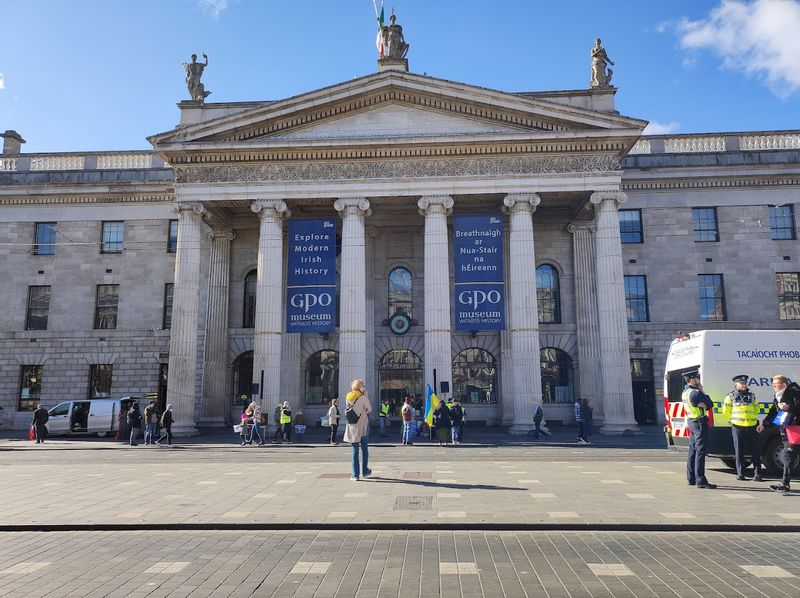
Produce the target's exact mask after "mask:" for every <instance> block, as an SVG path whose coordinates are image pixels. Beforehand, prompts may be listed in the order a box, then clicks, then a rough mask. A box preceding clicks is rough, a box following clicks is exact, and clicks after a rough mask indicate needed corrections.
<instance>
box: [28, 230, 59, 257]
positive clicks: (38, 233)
mask: <svg viewBox="0 0 800 598" xmlns="http://www.w3.org/2000/svg"><path fill="white" fill-rule="evenodd" d="M55 243H56V223H55V222H37V223H36V224H35V225H34V233H33V255H54V254H55V252H56V245H55Z"/></svg>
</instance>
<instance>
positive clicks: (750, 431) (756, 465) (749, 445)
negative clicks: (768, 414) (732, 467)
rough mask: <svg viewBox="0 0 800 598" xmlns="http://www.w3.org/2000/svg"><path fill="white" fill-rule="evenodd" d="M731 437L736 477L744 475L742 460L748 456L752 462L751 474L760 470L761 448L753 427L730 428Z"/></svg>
mask: <svg viewBox="0 0 800 598" xmlns="http://www.w3.org/2000/svg"><path fill="white" fill-rule="evenodd" d="M731 434H732V435H733V452H734V454H735V455H736V475H739V476H743V475H744V470H745V466H744V458H745V456H749V457H750V458H751V459H752V460H753V472H754V473H756V474H757V473H758V472H759V471H760V470H761V448H760V447H759V446H758V432H756V427H755V426H750V427H746V428H745V427H739V426H731Z"/></svg>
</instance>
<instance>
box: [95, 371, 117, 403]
mask: <svg viewBox="0 0 800 598" xmlns="http://www.w3.org/2000/svg"><path fill="white" fill-rule="evenodd" d="M113 369H114V366H113V365H111V364H94V365H91V366H89V398H92V399H103V398H106V397H110V396H111V375H112V372H113Z"/></svg>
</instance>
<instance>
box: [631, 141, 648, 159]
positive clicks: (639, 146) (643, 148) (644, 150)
mask: <svg viewBox="0 0 800 598" xmlns="http://www.w3.org/2000/svg"><path fill="white" fill-rule="evenodd" d="M649 153H650V140H649V139H640V140H639V141H637V142H636V143H634V144H633V147H632V148H631V151H629V152H628V155H637V154H649Z"/></svg>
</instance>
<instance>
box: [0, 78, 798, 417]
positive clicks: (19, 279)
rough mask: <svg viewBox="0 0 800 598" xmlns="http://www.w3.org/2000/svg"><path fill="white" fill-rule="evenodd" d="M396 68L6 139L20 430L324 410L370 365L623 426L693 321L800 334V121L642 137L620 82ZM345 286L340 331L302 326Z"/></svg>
mask: <svg viewBox="0 0 800 598" xmlns="http://www.w3.org/2000/svg"><path fill="white" fill-rule="evenodd" d="M384 67H385V68H381V69H379V71H378V72H377V73H375V74H372V75H369V76H366V77H362V78H358V79H354V80H352V81H347V82H345V83H341V84H338V85H334V86H331V87H327V88H324V89H319V90H314V91H311V92H309V93H305V94H301V95H299V96H295V97H291V98H287V99H284V100H278V101H270V102H243V103H203V102H199V101H198V102H182V103H181V104H179V107H180V124H179V125H178V126H176V128H175V129H173V130H171V131H168V132H165V133H160V134H157V135H153V136H151V137H149V138H148V139H149V140H150V141H151V143H152V145H153V149H154V151H153V152H128V153H102V152H98V153H84V154H36V155H34V154H26V153H23V152H21V143H22V141H23V140H22V138H21V137H20V136H19V135H18V134H17V133H14V132H12V131H9V132H7V133H6V134H5V151H4V155H3V157H2V158H0V255H2V257H3V259H2V261H0V275H1V276H2V278H3V280H4V281H5V283H6V284H4V287H3V291H2V293H3V302H2V307H0V406H2V407H3V409H4V411H3V412H2V413H3V414H4V415H5V419H6V425H9V426H14V427H18V428H24V427H25V426H26V425H27V422H28V421H29V418H30V414H29V413H28V411H29V410H30V409H31V408H32V407H33V405H34V404H35V403H36V402H38V401H40V400H41V401H42V402H43V403H44V404H45V405H48V406H52V405H54V404H56V403H57V402H59V401H62V400H66V399H82V398H86V397H87V396H123V395H129V394H143V393H148V392H152V393H157V394H158V396H159V397H160V398H161V399H162V400H165V401H167V402H170V403H173V404H174V405H175V409H176V415H177V420H178V423H179V425H180V428H181V430H182V431H183V432H192V431H194V430H196V429H197V428H198V427H203V426H216V425H224V424H226V423H228V422H230V420H231V418H235V417H236V414H237V410H239V409H240V403H238V402H237V401H238V398H239V397H240V396H241V395H242V394H253V395H254V396H255V397H256V398H257V399H258V400H260V401H261V403H262V404H263V405H264V407H265V409H266V410H267V411H268V412H269V413H270V414H271V413H272V408H273V407H274V406H275V405H276V404H277V403H278V402H279V401H284V400H288V401H289V402H290V403H291V404H292V406H293V408H294V410H295V412H297V411H303V412H304V414H305V416H306V420H307V421H308V422H309V423H310V422H312V421H313V420H315V419H318V418H319V417H320V416H321V415H322V414H323V412H324V411H325V409H326V408H325V406H324V403H325V401H327V400H328V399H330V398H331V397H333V396H337V395H338V396H342V395H343V394H344V393H345V391H346V388H347V387H348V385H349V381H350V380H351V379H352V378H355V377H361V378H365V379H366V381H367V384H368V386H369V388H371V389H373V392H372V396H373V400H374V401H377V400H378V399H379V398H380V397H385V398H388V399H390V401H392V402H398V401H400V400H401V399H402V397H403V396H405V395H407V394H408V395H412V396H415V397H417V398H421V397H422V396H423V395H424V388H425V385H426V384H431V385H433V384H434V380H435V381H436V385H437V388H438V389H439V390H442V388H443V386H444V389H445V390H444V392H445V393H447V394H449V395H452V396H457V397H458V398H460V399H461V400H462V402H464V403H465V405H466V406H467V412H468V419H469V420H470V421H473V422H482V421H485V422H488V423H501V424H504V425H507V426H509V429H510V431H511V432H512V433H513V432H524V431H526V430H527V429H529V428H530V427H531V426H532V416H533V413H532V405H533V404H534V403H542V404H543V406H544V409H545V414H546V417H547V418H548V419H550V420H560V421H563V422H569V421H570V420H571V418H572V401H573V400H574V399H575V398H577V397H581V396H585V397H587V398H589V400H590V401H591V403H592V404H593V405H594V408H595V416H596V417H597V418H598V419H600V420H602V428H603V429H604V430H605V431H608V432H618V431H621V430H624V429H629V428H633V427H635V426H636V425H637V422H638V423H641V424H644V423H657V422H659V421H663V414H662V413H660V412H661V409H660V403H659V401H658V399H657V397H658V395H659V393H660V392H661V386H662V383H661V373H662V371H663V365H664V359H665V356H666V349H667V346H668V344H669V341H670V340H671V339H672V338H673V337H674V336H675V334H676V333H677V331H678V330H694V329H702V328H708V327H729V328H795V327H796V326H797V323H798V319H799V318H800V292H798V272H800V265H798V251H797V249H798V245H797V240H796V238H797V235H796V224H795V221H794V203H796V202H797V199H798V185H800V134H798V132H796V131H782V132H760V133H747V134H737V133H730V134H708V135H685V136H672V137H641V133H642V130H643V129H644V126H645V125H646V121H644V120H640V119H636V118H631V117H626V116H622V115H620V114H619V113H618V112H617V111H616V109H615V106H614V96H615V93H616V91H617V90H616V89H614V88H610V87H600V88H594V89H589V90H576V91H559V92H531V93H528V92H525V93H508V92H501V91H495V90H491V89H486V88H482V87H477V86H474V85H468V84H463V83H457V82H452V81H446V80H442V79H436V78H433V77H428V76H423V75H419V74H414V73H410V72H407V71H406V70H405V68H404V67H403V66H399V67H398V65H397V64H389V65H384ZM459 217H465V218H466V217H485V218H487V219H489V220H491V221H492V222H494V223H495V225H496V226H498V227H500V228H499V230H501V231H502V234H501V235H500V236H499V240H497V239H495V241H496V242H497V243H498V245H497V246H498V247H499V248H500V251H501V253H502V259H499V261H497V262H496V263H497V264H499V266H498V267H499V268H500V270H501V271H502V272H501V275H500V276H499V279H498V280H497V281H494V284H496V285H499V286H495V287H492V288H497V289H498V291H497V295H494V297H495V299H498V298H499V303H500V304H501V306H502V307H504V313H503V319H504V323H503V325H502V326H501V327H500V328H501V329H497V327H494V328H492V327H487V326H483V325H482V324H480V323H476V324H475V326H474V328H472V329H471V328H470V326H471V325H470V324H469V323H465V321H462V320H461V319H460V318H461V315H460V312H459V310H460V309H463V305H461V304H464V303H467V302H468V301H464V297H472V298H473V299H474V298H475V297H478V296H479V295H469V294H467V295H465V294H464V293H462V292H461V291H460V289H466V288H470V289H474V288H479V287H461V286H459V285H461V284H464V283H462V282H461V281H460V280H461V279H460V278H459V271H460V270H462V269H463V260H462V261H460V258H459V255H460V254H459V255H457V252H456V250H455V248H456V244H455V243H456V240H457V239H456V237H458V236H459V235H461V234H462V232H463V231H461V229H459V228H458V226H460V225H458V224H457V223H458V218H459ZM308 221H314V222H318V223H325V222H327V223H328V224H325V225H324V226H328V227H330V230H332V229H335V234H332V235H330V236H329V237H328V238H327V240H324V239H321V238H320V240H319V243H320V245H319V246H317V245H315V243H317V240H315V239H316V237H313V238H312V235H309V236H308V238H306V237H302V238H301V235H300V233H297V232H296V231H297V230H299V229H296V228H292V227H293V226H294V225H293V224H292V223H293V222H300V223H308ZM330 222H333V224H332V225H331V224H330ZM293 231H295V232H293ZM481 234H482V233H481ZM487 235H488V233H487ZM322 236H325V235H321V236H320V237H322ZM326 242H327V243H329V245H328V246H323V245H324V243H326ZM476 243H477V245H481V242H480V241H476ZM303 244H304V245H303ZM301 245H303V246H302V247H301ZM326 247H327V248H326ZM315 248H316V249H315ZM328 250H330V251H329V255H330V257H331V259H332V260H333V262H332V263H334V264H335V269H336V273H335V283H331V288H330V292H329V297H330V298H331V299H324V300H323V299H320V297H322V296H321V295H314V294H313V293H312V292H310V291H309V292H308V293H305V294H304V295H302V296H305V297H307V302H306V303H305V304H303V303H302V299H298V300H297V301H299V302H300V303H297V304H294V301H295V299H294V298H295V297H301V295H294V294H292V293H294V292H295V289H296V288H301V287H302V285H299V286H297V287H296V286H293V284H294V283H292V275H293V273H294V272H295V271H294V268H296V267H298V266H297V264H300V263H304V264H306V265H308V264H312V266H313V265H314V264H316V263H317V262H316V260H317V258H318V257H319V256H316V254H315V251H317V252H318V253H319V255H320V256H321V255H322V254H323V253H325V251H328ZM303 251H305V253H304V254H303ZM460 251H461V250H459V252H460ZM487 251H488V250H487ZM295 254H297V255H301V254H302V255H306V258H305V259H307V260H309V261H307V262H293V261H292V260H293V259H295V258H293V257H292V256H293V255H295ZM334 254H335V257H334ZM495 257H497V256H495ZM297 259H301V258H297ZM319 259H320V260H321V259H322V258H321V257H319ZM304 267H305V266H304ZM310 268H311V269H310V270H308V271H310V272H311V271H315V270H314V268H313V267H310ZM320 272H321V270H320ZM311 276H312V278H313V274H312V275H311ZM312 282H313V281H312ZM320 284H321V283H320ZM307 286H308V285H307ZM311 286H313V285H310V286H308V288H311ZM334 286H335V292H334V291H333V287H334ZM287 287H289V288H287ZM315 288H316V287H315ZM487 288H488V287H487ZM334 295H335V299H333V296H334ZM289 296H291V297H292V299H291V300H288V303H287V297H289ZM312 296H313V297H312ZM487 296H489V295H488V294H487V293H484V294H483V295H480V297H482V298H486V297H487ZM328 300H330V301H332V304H333V305H335V313H334V316H333V317H334V318H335V322H332V323H331V325H330V327H329V328H327V329H320V330H321V331H320V332H300V333H298V332H287V314H288V313H290V312H291V310H292V309H293V308H297V309H299V310H300V311H303V309H305V311H306V312H307V311H308V306H309V305H310V303H309V301H313V302H314V303H317V302H320V301H322V302H323V303H324V302H325V301H328ZM474 301H475V302H474V305H473V307H475V309H477V305H478V303H477V299H474ZM290 304H291V305H290ZM304 306H305V307H304ZM291 313H294V312H291ZM470 313H473V314H474V313H477V312H475V311H473V312H470ZM497 313H499V312H497ZM298 317H300V316H298ZM312 329H313V328H312ZM254 385H258V386H257V388H256V387H255V386H254Z"/></svg>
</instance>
